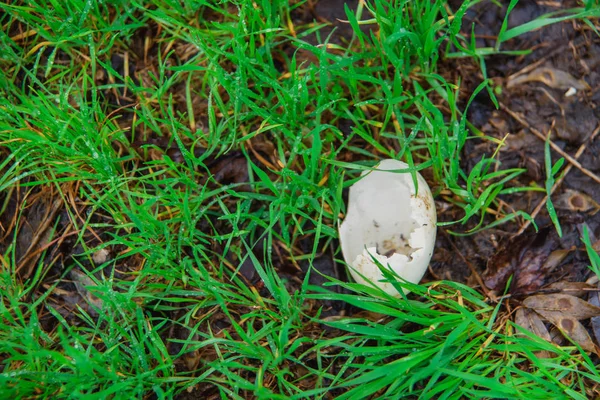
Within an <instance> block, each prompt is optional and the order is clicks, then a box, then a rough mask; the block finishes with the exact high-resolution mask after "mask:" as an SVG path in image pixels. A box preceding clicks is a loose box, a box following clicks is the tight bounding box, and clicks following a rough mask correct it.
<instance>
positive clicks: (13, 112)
mask: <svg viewBox="0 0 600 400" xmlns="http://www.w3.org/2000/svg"><path fill="white" fill-rule="evenodd" d="M400 3H402V2H394V1H392V2H389V1H380V0H374V1H370V2H367V3H366V4H364V5H363V6H362V7H361V8H360V9H359V12H358V13H357V14H353V13H352V12H351V11H350V10H349V9H346V17H347V20H348V24H350V25H351V26H352V28H353V29H354V36H353V37H352V38H350V40H349V41H348V42H347V43H343V44H341V45H340V44H337V43H334V41H333V40H332V38H331V37H328V36H326V35H324V34H322V28H323V26H322V25H320V24H318V23H314V22H312V21H310V20H307V21H298V19H297V18H298V17H297V15H299V14H300V12H299V10H300V8H301V7H303V2H293V3H292V4H290V3H289V2H287V1H285V2H284V1H266V0H265V1H255V2H251V1H246V0H239V1H231V2H222V4H218V5H215V4H213V2H205V1H187V2H178V1H168V0H155V1H148V2H140V1H111V2H87V3H81V2H79V1H74V0H69V1H66V2H56V1H46V2H44V1H37V2H35V1H30V2H17V3H16V4H13V2H4V3H0V10H1V14H0V24H2V27H3V29H2V30H1V31H0V46H1V47H2V51H1V53H0V54H1V56H0V68H1V70H2V71H4V72H3V73H2V74H0V155H1V157H2V159H0V170H1V171H2V175H1V177H0V213H1V215H4V216H6V221H9V220H11V218H12V217H13V215H12V214H10V213H11V212H14V213H16V216H15V218H16V220H15V221H16V224H17V226H20V227H21V231H22V229H23V228H22V226H23V224H25V223H26V222H27V221H26V219H27V217H28V216H29V215H30V214H28V211H27V207H25V206H30V207H33V205H35V204H36V203H39V202H42V200H40V193H41V194H51V196H52V201H55V200H56V201H58V203H57V204H59V205H60V210H61V212H60V213H59V214H58V215H57V216H55V218H54V219H53V220H52V221H51V223H50V228H49V230H48V232H50V236H49V239H48V241H49V242H51V243H52V244H51V245H49V246H46V247H43V248H40V249H39V250H40V255H41V256H40V257H39V259H37V261H36V264H35V266H34V268H32V270H31V273H30V274H28V275H27V276H23V273H24V271H23V269H21V270H18V268H19V266H20V264H21V263H20V260H19V258H20V251H21V250H20V248H19V246H20V245H19V241H18V234H19V230H13V231H11V232H12V233H10V234H11V235H12V236H11V238H9V239H6V240H5V241H4V242H5V243H6V245H5V246H2V247H0V251H2V253H1V254H0V264H1V275H0V279H1V281H0V298H1V300H2V301H0V315H1V316H2V318H0V393H1V394H2V397H3V398H5V397H6V398H9V397H15V398H19V397H33V396H39V397H47V398H86V399H90V398H98V399H105V398H141V397H143V396H147V395H149V394H153V395H154V396H156V397H157V398H171V397H174V396H176V395H177V394H179V393H184V392H186V391H187V390H196V391H195V392H193V393H196V394H198V393H200V394H199V395H198V396H200V397H202V396H206V397H207V396H208V395H220V396H222V397H226V398H249V397H258V398H325V397H326V396H328V394H333V395H335V396H339V397H340V398H366V397H369V396H373V397H381V398H386V397H387V398H398V397H401V396H408V395H413V396H422V397H423V398H461V397H463V396H472V397H482V396H483V397H502V398H514V397H528V398H548V397H561V396H563V393H566V394H567V395H569V396H571V397H575V398H586V397H587V396H588V395H591V394H590V393H588V392H586V390H587V389H589V387H587V386H586V382H588V381H587V380H588V379H589V380H592V381H597V380H598V371H597V369H596V366H595V365H594V363H593V362H592V361H591V360H590V358H589V357H588V356H587V355H585V354H584V353H580V352H579V351H577V349H575V348H574V347H563V348H560V349H557V348H555V347H553V346H552V345H550V344H549V343H546V342H544V341H543V340H541V339H539V338H536V337H533V336H531V335H527V334H526V333H525V336H517V335H515V333H516V331H517V329H518V328H516V327H515V325H514V324H512V323H511V322H509V321H508V320H507V319H506V318H498V315H499V313H500V306H494V305H490V304H488V303H486V302H485V301H484V298H483V296H482V295H481V294H479V293H477V292H476V291H474V290H472V289H470V288H468V287H466V286H463V285H460V284H457V283H452V282H443V283H433V284H429V285H427V286H417V285H413V286H411V289H412V291H413V292H414V293H416V295H411V296H410V298H409V299H399V300H398V299H393V298H390V297H387V296H385V295H384V294H382V293H379V292H377V291H376V290H375V289H373V288H368V287H364V286H361V285H358V284H355V283H347V282H340V281H338V280H336V279H334V278H332V277H328V278H327V279H326V281H327V284H325V285H324V286H318V285H315V284H313V283H311V282H310V280H309V278H310V276H315V275H318V274H319V271H317V270H316V269H313V268H312V264H313V262H314V261H315V260H317V259H318V258H319V257H321V256H323V255H327V254H333V256H334V257H335V258H336V259H341V253H340V251H339V249H338V246H337V229H336V227H337V225H338V223H339V222H340V215H341V214H343V212H344V210H345V206H344V203H343V199H342V193H343V190H344V189H345V188H347V187H348V186H350V185H351V184H352V183H353V182H354V181H355V180H356V179H357V177H358V175H359V173H360V171H361V170H363V169H365V168H370V167H371V166H373V165H374V164H376V163H377V160H378V159H381V158H398V159H403V160H405V161H406V162H407V163H408V164H409V165H410V167H411V169H413V170H427V171H429V175H428V176H429V177H430V182H431V183H433V184H435V186H434V189H435V192H436V195H438V196H443V197H444V199H445V200H446V201H448V202H450V203H452V204H453V206H454V207H456V208H457V209H458V210H460V213H461V214H460V215H461V217H460V218H459V219H458V220H456V221H447V222H445V223H444V225H454V226H453V228H455V229H456V230H457V232H458V231H460V232H465V231H468V232H474V231H476V230H478V229H484V228H485V227H489V226H495V225H497V224H499V223H504V222H507V221H512V220H514V219H516V218H527V217H528V216H527V215H526V214H524V213H523V212H520V211H517V212H515V213H513V214H503V213H502V211H501V210H498V206H499V199H500V198H501V197H502V196H503V195H505V194H510V193H514V192H516V191H518V190H536V189H535V188H517V187H514V185H513V184H512V182H513V181H514V179H515V178H516V177H517V176H518V175H519V174H520V173H522V172H523V170H521V169H509V170H505V169H502V167H501V166H500V168H498V169H497V168H496V167H497V164H498V161H497V158H496V157H495V156H496V154H494V155H492V156H490V157H489V158H488V157H486V158H483V159H482V160H480V161H479V162H478V163H477V165H476V166H475V167H474V168H473V169H472V170H471V171H464V170H463V169H462V168H461V164H460V154H461V151H462V149H463V147H464V145H465V143H466V141H468V140H472V139H473V138H474V137H475V136H477V135H476V133H473V132H474V131H470V130H469V128H468V121H467V120H466V116H465V115H466V112H465V111H466V110H465V108H464V107H462V108H461V107H460V106H459V104H457V103H458V97H459V86H458V84H457V83H455V82H447V81H446V79H445V78H444V77H443V76H441V75H440V74H438V68H437V67H438V63H439V62H440V58H441V57H442V56H443V55H444V54H445V53H444V52H445V51H449V50H448V48H447V45H448V44H449V43H454V44H455V45H456V46H458V47H457V48H458V49H459V50H460V49H465V54H464V55H469V56H474V57H478V60H479V62H480V65H481V66H482V68H484V67H485V64H484V63H483V62H482V61H484V58H483V56H484V55H485V54H483V53H482V54H476V52H475V50H476V49H474V48H473V47H469V46H470V42H469V39H467V38H465V37H463V36H462V35H461V34H460V28H461V20H462V16H463V15H464V13H465V12H466V11H467V9H468V7H470V6H471V5H472V4H473V3H475V2H466V3H465V4H464V5H463V6H462V7H461V8H460V9H458V10H451V9H450V8H449V7H448V6H447V5H446V4H445V3H444V2H442V1H434V2H430V1H415V2H411V3H410V5H406V6H404V7H399V4H400ZM51 10H52V11H51ZM594 13H595V14H594ZM593 16H597V9H595V8H592V7H589V8H587V9H585V10H583V9H582V10H572V12H571V14H569V16H568V17H569V18H573V17H576V18H583V17H586V18H587V17H593ZM550 18H553V17H552V16H548V17H547V19H546V21H551V22H556V21H554V20H551V19H550ZM560 18H563V17H560ZM538 22H539V21H538ZM361 26H366V27H369V26H370V27H373V28H375V27H377V29H378V30H379V32H378V34H377V35H376V34H374V33H365V32H363V31H362V30H361V29H360V27H361ZM540 26H543V24H537V25H535V24H534V25H525V26H524V27H521V30H515V29H516V28H513V29H508V30H504V31H503V40H508V39H509V38H510V37H514V36H516V35H519V34H521V33H524V32H527V31H529V30H531V29H536V28H537V27H540ZM292 28H293V29H292ZM374 31H375V29H374ZM511 35H512V36H511ZM312 38H316V42H315V40H314V39H312ZM499 44H500V42H499ZM496 50H497V51H499V49H496ZM469 51H470V53H469ZM449 55H452V54H449ZM117 58H120V59H122V60H123V63H124V64H125V60H127V61H128V62H129V65H130V66H132V65H133V64H135V65H136V70H135V71H134V70H133V69H132V72H131V73H130V71H128V70H126V69H123V68H118V66H117V64H118V63H117V62H116V60H117ZM484 76H485V74H484ZM486 89H488V86H487V81H484V82H483V83H482V84H481V85H480V86H479V87H478V88H477V90H476V91H475V92H478V91H481V90H486ZM490 93H492V92H491V91H490ZM475 94H476V93H473V96H472V97H471V98H474V96H475ZM348 126H352V129H347V127H348ZM477 140H490V141H493V142H495V143H497V144H498V146H501V143H498V140H497V139H495V138H488V137H479V136H477ZM219 160H225V161H224V164H223V165H221V168H225V167H228V166H231V165H232V164H234V163H235V160H241V161H238V162H239V164H240V165H241V166H243V167H244V168H245V169H247V178H246V177H245V175H243V174H242V175H243V178H244V180H243V181H235V179H234V178H231V177H228V176H227V175H226V176H225V177H222V176H219V174H218V172H217V171H216V170H214V169H215V168H214V165H215V162H219ZM211 168H212V169H213V171H212V172H211ZM542 190H543V189H542ZM14 198H18V199H19V201H20V202H22V204H24V205H25V206H24V207H22V209H21V210H14V207H13V206H12V205H11V204H12V203H11V199H14ZM42 198H43V196H42ZM11 210H12V211H11ZM490 210H493V211H494V212H495V213H496V214H497V215H496V216H495V219H490V218H486V216H488V217H489V211H490ZM8 228H9V227H8V226H6V227H2V229H1V230H0V236H3V235H4V233H5V232H4V229H8ZM53 240H54V242H52V241H53ZM63 240H67V243H69V245H68V246H67V247H71V248H75V249H76V250H75V254H74V256H73V257H63V258H61V257H57V253H56V251H57V250H56V249H57V246H59V244H60V243H63ZM588 241H589V240H588ZM101 248H104V249H108V250H110V252H111V253H112V257H111V258H110V259H109V260H107V261H105V262H104V263H102V264H100V265H96V263H95V262H94V261H93V258H92V257H93V255H94V253H95V252H97V251H98V250H99V249H101ZM589 248H591V245H589V246H588V249H589ZM253 249H254V250H253ZM262 249H265V250H262ZM590 254H592V253H590ZM67 255H69V254H67ZM593 260H594V263H593V265H594V266H595V268H596V270H597V260H595V259H593ZM301 264H302V265H308V266H309V267H311V268H309V269H308V273H307V274H306V275H304V274H301V273H299V272H297V270H299V269H300V267H299V265H301ZM248 265H250V266H251V268H252V269H253V270H254V271H255V274H256V276H257V277H258V279H257V280H256V282H258V283H255V284H251V283H249V282H248V279H247V278H246V277H245V276H244V268H246V267H245V266H248ZM71 270H74V271H83V272H85V273H86V274H88V276H89V278H90V279H91V281H89V282H86V283H85V284H82V285H80V286H86V289H81V288H80V292H81V293H84V292H85V291H89V295H93V296H95V297H94V298H95V299H97V301H96V302H95V303H94V304H95V305H92V306H90V307H88V306H85V307H84V306H83V305H82V304H79V305H71V308H72V309H73V310H72V312H68V313H67V314H68V315H66V314H65V313H64V312H61V311H63V310H64V309H63V308H62V306H61V304H62V303H61V302H60V299H61V293H63V292H64V291H65V290H69V289H70V290H75V289H74V288H73V285H71V286H64V285H65V284H66V283H69V282H70V281H71V280H72V279H74V278H73V276H74V275H73V274H71V273H70V271H71ZM290 270H292V271H295V272H294V273H290V272H289V271H290ZM285 271H288V272H285ZM337 287H343V288H345V289H347V292H344V293H340V292H339V291H337V290H336V288H337ZM61 290H62V292H61ZM332 300H335V301H345V302H347V303H348V304H351V305H353V306H355V307H356V308H357V309H361V310H363V311H362V312H361V313H358V312H357V313H356V315H351V316H347V317H336V318H333V317H323V315H324V313H325V312H326V311H327V310H326V307H325V306H324V304H328V303H327V302H328V301H332ZM325 327H326V328H325ZM541 350H551V351H552V352H553V353H555V354H556V355H557V356H556V357H555V358H553V359H538V358H537V357H536V356H535V354H534V353H535V352H536V351H541ZM506 382H511V385H507V384H506Z"/></svg>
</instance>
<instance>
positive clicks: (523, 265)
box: [483, 227, 567, 295]
mask: <svg viewBox="0 0 600 400" xmlns="http://www.w3.org/2000/svg"><path fill="white" fill-rule="evenodd" d="M557 249H558V250H557ZM561 250H563V249H560V238H559V237H558V235H557V234H556V231H554V230H553V229H550V228H549V227H546V228H543V229H540V231H539V232H538V233H536V234H532V235H522V237H521V236H519V237H516V238H515V239H513V240H511V241H510V242H509V243H508V244H507V245H505V246H504V247H503V248H502V249H500V250H499V251H498V252H497V253H496V254H494V255H493V256H492V257H491V258H490V259H489V260H488V263H487V269H486V271H485V272H484V273H483V280H484V282H485V285H486V286H487V287H488V288H490V289H492V290H496V291H502V290H504V288H505V286H506V282H507V281H508V278H509V277H510V276H511V275H514V277H513V280H512V284H511V287H510V293H511V294H513V295H515V294H520V293H531V292H535V291H536V290H538V289H539V288H541V287H542V286H544V285H545V284H546V278H547V276H548V275H549V274H548V273H549V272H550V270H552V269H554V268H555V267H556V266H557V265H558V264H560V262H561V261H562V259H563V258H564V256H566V254H567V253H564V252H561ZM555 251H559V253H554V252H555ZM553 253H554V254H553ZM551 254H553V256H552V257H551Z"/></svg>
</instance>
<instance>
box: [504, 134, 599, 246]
mask: <svg viewBox="0 0 600 400" xmlns="http://www.w3.org/2000/svg"><path fill="white" fill-rule="evenodd" d="M598 133H600V124H598V126H597V127H596V129H594V132H592V135H591V136H590V138H589V139H588V140H587V142H586V143H583V144H582V145H581V146H579V149H577V152H576V153H575V159H576V160H578V159H579V157H581V155H582V154H583V152H584V151H585V149H586V147H587V145H588V144H589V143H592V142H593V141H594V139H595V138H596V136H598ZM549 134H550V132H548V135H549ZM550 143H552V142H550ZM572 168H573V164H569V165H567V166H566V167H565V169H564V172H563V174H562V176H561V177H560V178H559V179H558V180H557V181H556V182H554V185H553V186H552V189H551V190H550V194H553V193H554V191H555V190H556V189H557V188H558V187H559V186H560V185H562V183H563V181H564V180H565V178H566V176H567V174H568V173H569V172H570V171H571V169H572ZM547 199H548V194H546V195H545V196H544V198H543V199H542V201H540V203H539V204H538V205H537V207H536V208H535V209H534V210H533V212H532V213H531V218H533V219H535V217H536V216H537V215H538V213H539V212H540V211H541V209H542V207H543V206H544V204H546V200H547ZM529 225H531V221H529V220H528V221H525V223H524V224H523V226H521V228H520V229H519V231H518V232H517V233H515V234H514V235H513V237H515V236H519V235H520V234H522V233H523V232H525V229H527V228H528V227H529Z"/></svg>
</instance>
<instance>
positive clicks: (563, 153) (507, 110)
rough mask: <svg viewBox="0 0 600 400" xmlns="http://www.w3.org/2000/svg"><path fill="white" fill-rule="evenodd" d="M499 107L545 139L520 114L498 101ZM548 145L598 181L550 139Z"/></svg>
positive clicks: (599, 179)
mask: <svg viewBox="0 0 600 400" xmlns="http://www.w3.org/2000/svg"><path fill="white" fill-rule="evenodd" d="M500 108H502V110H504V111H506V112H507V113H508V114H509V115H510V116H511V117H513V118H514V119H515V120H516V121H517V122H519V123H520V124H521V125H523V126H524V127H526V128H528V129H529V130H530V131H531V132H532V133H533V134H534V135H535V136H537V137H538V138H540V140H543V141H544V142H545V141H546V136H545V135H544V134H543V133H542V132H540V131H538V130H537V129H535V128H534V127H532V126H531V125H529V124H528V123H527V121H526V120H525V119H524V118H523V117H522V116H520V115H519V114H517V113H515V112H513V111H511V110H510V109H509V108H508V107H506V106H505V105H504V104H502V103H500ZM550 146H552V148H553V149H554V150H555V151H556V152H557V153H558V154H560V155H561V156H562V157H564V158H565V160H567V161H568V162H569V163H571V164H572V165H574V166H575V167H576V168H577V169H578V170H580V171H581V172H583V173H584V174H585V175H587V176H589V177H590V178H592V179H593V180H594V181H596V182H597V183H600V177H599V176H598V175H596V174H594V173H593V172H591V171H589V170H588V169H586V168H584V167H583V166H582V165H581V164H580V163H579V161H577V160H576V159H575V158H573V157H571V156H570V155H569V154H567V153H565V152H564V151H563V150H562V149H561V148H560V147H558V146H557V145H556V144H555V143H554V142H552V141H550Z"/></svg>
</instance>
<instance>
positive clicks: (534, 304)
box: [523, 293, 600, 320]
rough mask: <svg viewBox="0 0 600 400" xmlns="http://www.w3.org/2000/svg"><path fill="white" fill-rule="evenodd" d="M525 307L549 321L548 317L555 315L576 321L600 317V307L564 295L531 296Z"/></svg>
mask: <svg viewBox="0 0 600 400" xmlns="http://www.w3.org/2000/svg"><path fill="white" fill-rule="evenodd" d="M523 305H525V306H526V307H529V308H531V309H534V310H535V311H537V312H538V313H539V314H540V315H541V316H543V317H544V318H546V319H548V320H550V319H549V317H548V316H550V315H554V314H553V313H559V314H560V315H568V316H570V317H572V318H575V319H576V320H580V319H588V318H592V317H596V316H600V307H597V306H594V305H592V304H590V303H588V302H587V301H584V300H582V299H580V298H578V297H575V296H571V295H568V294H563V293H555V294H546V295H536V296H529V297H528V298H526V299H525V300H524V301H523ZM553 318H555V317H553Z"/></svg>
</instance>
